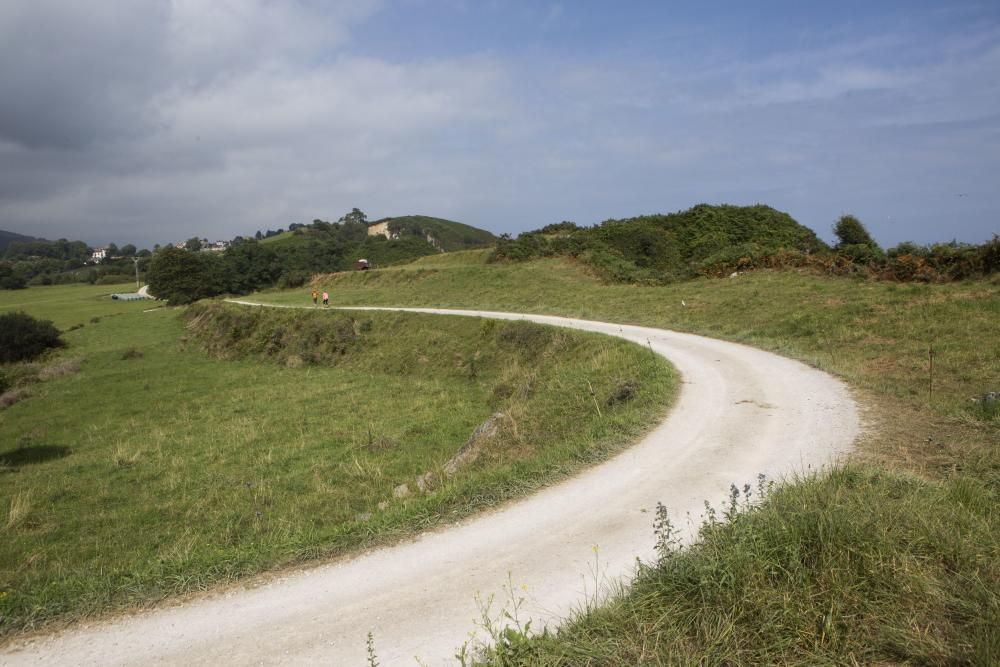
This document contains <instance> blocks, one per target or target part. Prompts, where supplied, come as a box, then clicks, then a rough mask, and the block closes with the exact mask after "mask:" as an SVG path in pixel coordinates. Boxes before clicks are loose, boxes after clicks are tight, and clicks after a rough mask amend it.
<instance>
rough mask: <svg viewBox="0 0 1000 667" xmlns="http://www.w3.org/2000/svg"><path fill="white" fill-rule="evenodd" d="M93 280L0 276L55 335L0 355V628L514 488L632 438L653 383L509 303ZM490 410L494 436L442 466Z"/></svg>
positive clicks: (309, 551) (345, 546)
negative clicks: (252, 295)
mask: <svg viewBox="0 0 1000 667" xmlns="http://www.w3.org/2000/svg"><path fill="white" fill-rule="evenodd" d="M106 289H107V288H105V290H106ZM99 294H100V290H99V289H98V288H94V287H82V286H81V287H78V286H72V287H50V288H29V289H27V290H21V291H18V292H8V293H0V311H7V310H26V311H28V312H29V313H32V314H34V315H36V316H39V317H43V318H48V319H52V320H54V321H55V323H56V324H57V325H58V326H59V327H60V328H62V329H63V330H65V333H64V338H65V339H66V341H67V343H68V346H67V347H66V348H65V349H64V350H62V351H61V352H60V353H59V354H57V355H54V356H52V357H50V358H48V359H46V360H44V361H43V362H39V363H35V364H20V365H18V366H17V367H16V368H14V367H9V368H6V369H4V370H5V371H11V375H12V377H16V378H18V382H19V383H21V384H22V386H21V387H19V389H22V390H24V391H26V396H22V397H21V400H20V401H19V402H16V403H13V404H10V405H9V406H8V407H3V408H0V637H4V636H6V637H8V638H9V637H10V636H12V635H13V634H15V633H18V632H21V631H24V630H27V629H31V628H36V627H39V626H40V625H43V624H45V623H47V622H52V621H54V620H70V619H74V618H79V617H83V616H94V615H99V614H101V613H103V612H106V611H109V610H115V609H121V608H125V607H128V606H131V605H141V604H146V603H149V602H151V601H155V600H159V599H162V598H165V597H167V596H170V595H175V594H178V593H182V592H186V591H194V590H200V589H204V588H207V587H209V586H211V585H213V584H218V583H220V582H226V581H230V580H234V579H238V578H240V577H245V576H247V575H250V574H253V573H256V572H260V571H262V570H267V569H272V568H278V567H282V566H287V565H289V564H294V563H300V562H305V561H309V560H311V559H317V558H322V557H326V556H329V555H331V554H336V553H341V552H345V551H350V550H356V549H359V548H363V547H365V546H369V545H373V544H378V543H384V542H387V541H391V540H395V539H398V538H400V537H402V536H405V535H408V534H412V533H414V532H416V531H419V530H423V529H426V528H427V527H429V526H434V525H436V524H439V523H442V522H447V521H451V520H454V519H455V518H458V517H461V516H463V515H466V514H468V513H470V512H473V511H475V510H477V509H481V508H483V507H488V506H491V505H493V504H496V503H499V502H502V501H504V500H505V499H508V498H511V497H515V496H518V495H521V494H524V493H527V492H529V491H530V490H532V489H534V488H537V487H538V486H540V485H543V484H545V483H547V482H549V481H551V480H554V479H558V478H560V477H562V476H564V475H567V474H570V473H571V472H573V471H574V470H576V469H578V468H579V467H580V466H583V465H588V464H589V463H590V462H593V461H595V460H599V459H601V458H603V457H605V456H607V455H608V454H609V453H610V452H613V451H615V450H616V449H617V448H620V447H622V446H624V445H626V444H628V443H629V442H631V441H633V440H634V439H635V438H636V437H637V436H638V435H639V434H640V433H641V432H642V431H643V430H644V429H645V428H646V427H647V426H648V425H650V424H651V423H653V422H655V421H657V420H658V419H659V418H660V417H661V416H662V413H663V410H664V405H666V404H667V403H669V400H670V396H671V393H672V388H673V377H672V374H671V372H670V369H669V367H668V366H667V365H666V364H664V363H661V362H660V361H658V360H656V359H654V358H652V357H651V355H649V354H648V352H644V351H643V350H642V349H640V348H638V347H636V346H632V345H629V344H626V343H624V342H620V341H615V340H611V339H607V338H605V337H599V336H593V335H586V334H579V333H573V332H564V331H562V330H557V329H552V328H548V327H540V326H536V325H532V324H529V323H524V322H514V323H493V322H486V321H480V320H476V319H472V318H451V317H435V316H421V315H406V314H399V313H372V314H365V315H364V316H349V315H342V314H338V313H334V312H329V311H326V312H324V311H322V310H319V309H315V310H309V311H294V312H293V311H278V310H263V309H261V310H253V309H248V308H244V307H239V306H231V305H222V304H209V305H204V306H195V307H194V308H192V309H191V310H190V311H184V310H180V309H167V308H155V307H154V306H153V305H152V304H150V303H149V302H118V301H111V300H110V299H108V298H106V297H103V298H102V297H101V296H99ZM151 307H152V308H153V309H152V310H150V309H151ZM146 311H148V312H146ZM185 312H187V317H184V313H185ZM629 380H632V381H634V382H637V383H638V386H639V391H638V393H637V394H636V396H635V398H634V399H633V400H631V401H627V402H619V403H616V404H615V405H614V406H613V407H611V408H605V409H604V410H602V413H603V414H597V413H595V410H594V405H593V397H592V395H591V393H590V391H589V385H592V386H593V387H594V391H595V392H597V393H598V395H599V396H607V395H610V394H611V393H612V392H614V391H616V389H617V388H618V387H619V384H620V383H622V382H626V381H629ZM588 383H589V385H588ZM3 404H6V401H3V400H0V405H3ZM494 413H500V414H501V415H502V416H501V417H500V418H499V419H500V422H499V423H500V424H501V426H500V433H499V435H498V436H497V438H496V439H494V440H493V441H491V442H490V443H489V444H488V445H487V446H486V447H485V448H484V449H483V451H482V453H481V454H480V456H479V458H478V459H477V460H476V461H475V462H474V463H472V464H470V465H469V466H468V467H466V468H463V469H462V470H460V471H459V473H458V474H457V475H455V476H454V477H450V478H445V477H443V476H442V475H441V474H440V470H441V467H442V465H443V464H444V463H445V462H446V461H447V460H448V459H449V458H450V457H451V456H452V455H454V454H455V452H456V451H457V450H458V448H459V447H460V446H461V445H462V444H463V442H465V440H466V439H467V438H468V436H469V435H470V434H471V433H472V431H473V430H474V429H475V428H476V426H478V425H479V424H481V423H482V422H483V421H484V420H485V419H487V418H488V417H489V416H490V415H492V414H494ZM426 472H432V473H435V475H436V480H435V481H433V482H432V483H431V486H430V490H429V491H428V492H421V491H420V490H419V487H418V485H417V483H416V480H417V478H418V477H420V476H423V475H424V473H426ZM402 484H406V485H407V486H408V489H409V491H410V493H409V495H408V496H406V497H404V498H397V497H396V495H397V494H396V493H395V489H397V487H399V486H400V485H402Z"/></svg>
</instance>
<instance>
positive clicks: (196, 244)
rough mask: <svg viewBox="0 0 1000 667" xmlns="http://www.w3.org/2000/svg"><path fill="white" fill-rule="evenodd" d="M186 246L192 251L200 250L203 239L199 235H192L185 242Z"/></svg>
mask: <svg viewBox="0 0 1000 667" xmlns="http://www.w3.org/2000/svg"><path fill="white" fill-rule="evenodd" d="M184 247H185V248H187V249H188V250H190V251H191V252H198V251H199V250H201V239H200V238H198V237H197V236H192V237H191V238H189V239H188V240H187V241H186V242H185V243H184Z"/></svg>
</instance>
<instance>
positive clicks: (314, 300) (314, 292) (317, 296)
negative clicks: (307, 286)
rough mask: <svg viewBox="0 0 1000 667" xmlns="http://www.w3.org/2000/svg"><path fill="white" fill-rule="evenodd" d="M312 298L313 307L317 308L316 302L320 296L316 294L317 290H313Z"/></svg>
mask: <svg viewBox="0 0 1000 667" xmlns="http://www.w3.org/2000/svg"><path fill="white" fill-rule="evenodd" d="M312 298H313V305H314V306H315V305H316V302H317V301H318V300H319V294H318V293H317V292H316V290H313V292H312Z"/></svg>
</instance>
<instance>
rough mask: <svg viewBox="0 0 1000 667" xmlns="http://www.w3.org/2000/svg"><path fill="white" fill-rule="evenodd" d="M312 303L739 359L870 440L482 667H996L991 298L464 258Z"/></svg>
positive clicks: (277, 296) (994, 319) (291, 298)
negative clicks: (637, 279) (509, 316)
mask: <svg viewBox="0 0 1000 667" xmlns="http://www.w3.org/2000/svg"><path fill="white" fill-rule="evenodd" d="M317 284H320V285H323V286H324V287H325V288H328V289H329V290H330V292H331V298H332V302H333V303H334V304H335V305H350V304H370V305H421V306H450V307H469V308H483V309H496V310H518V311H528V312H538V313H550V314H559V315H568V316H576V317H585V318H592V319H606V320H611V321H617V322H623V323H624V322H628V323H637V324H647V325H655V326H661V327H667V328H673V329H678V330H684V331H692V332H696V333H703V334H707V335H711V336H716V337H720V338H726V339H730V340H736V341H742V342H747V343H750V344H752V345H755V346H758V347H762V348H765V349H769V350H774V351H777V352H779V353H782V354H785V355H788V356H792V357H795V358H798V359H801V360H803V361H805V362H807V363H810V364H812V365H814V366H817V367H819V368H822V369H825V370H827V371H829V372H832V373H834V374H836V375H839V376H841V377H843V378H844V379H846V380H847V381H848V382H849V383H850V384H851V386H852V387H854V388H855V390H856V395H857V396H858V398H859V399H860V400H861V401H862V403H863V405H864V407H865V414H866V421H867V422H868V428H867V431H866V434H865V436H864V437H863V438H862V440H861V441H860V442H859V443H858V449H857V452H856V455H855V456H854V457H853V460H852V462H851V463H849V464H848V465H847V466H846V467H844V468H842V469H840V470H838V471H837V472H836V473H834V474H831V475H827V476H825V477H822V478H812V479H808V480H802V481H801V482H800V483H798V484H796V485H793V486H790V487H786V488H783V489H779V490H777V491H775V492H774V493H773V494H772V497H771V498H770V499H769V500H768V501H767V502H766V503H764V505H763V506H762V507H761V508H760V509H758V510H755V511H752V512H748V513H746V514H744V515H741V516H740V518H739V519H737V520H736V521H733V522H731V523H729V524H725V525H708V526H707V527H706V529H705V531H704V534H703V543H702V544H701V545H700V546H698V547H696V548H693V549H691V550H689V551H686V552H684V553H683V554H677V555H671V556H669V557H665V558H664V559H663V560H662V562H660V563H658V564H650V565H649V566H648V567H647V568H646V569H645V572H644V574H643V575H642V576H641V577H640V578H639V580H638V581H637V583H636V584H635V585H634V586H633V587H632V588H631V589H629V590H627V591H622V592H621V594H620V595H618V596H616V598H615V599H614V600H613V601H612V602H611V603H610V604H608V605H607V606H605V607H603V608H601V609H598V610H594V611H592V612H591V613H588V614H584V615H582V616H581V617H580V618H578V619H576V620H575V621H574V622H572V623H570V624H568V625H567V626H566V627H564V628H563V629H562V630H560V631H559V633H558V634H556V635H554V636H553V635H551V634H550V635H546V636H544V637H541V638H536V639H535V640H534V641H532V642H521V641H519V638H518V636H517V634H516V633H515V635H513V636H501V637H498V638H497V639H498V640H499V644H498V648H497V649H496V650H495V651H494V652H493V653H491V654H489V655H488V656H486V658H487V659H488V660H489V661H492V662H493V663H495V664H504V665H507V664H525V665H537V664H560V665H581V664H583V665H586V664H594V665H635V664H692V663H702V662H706V663H709V664H776V663H785V664H787V663H796V664H870V663H881V664H910V663H913V664H996V663H997V662H998V661H1000V539H998V536H1000V515H998V513H997V512H996V509H995V508H996V507H997V506H998V501H1000V445H998V443H1000V418H998V417H1000V415H998V410H997V406H996V404H995V403H994V404H992V405H991V404H988V403H983V402H979V403H976V402H973V401H972V400H971V399H972V398H974V397H978V396H981V395H982V394H984V393H986V392H989V391H996V390H1000V345H998V344H997V339H996V335H997V331H998V330H1000V282H998V281H997V280H996V279H993V280H992V281H977V282H965V283H953V284H943V285H922V284H895V283H887V282H867V281H862V280H855V279H839V278H826V277H819V276H815V275H810V274H807V273H796V272H767V271H761V272H754V273H748V274H743V275H740V276H738V277H736V278H733V279H721V280H712V279H702V280H695V281H691V282H685V283H679V284H675V285H670V286H666V287H637V286H626V285H606V284H601V283H600V282H599V281H597V280H596V279H595V278H594V277H593V276H592V275H591V274H590V273H588V271H587V270H586V269H585V268H584V267H582V266H580V265H578V264H574V263H570V262H567V261H563V260H540V261H534V262H530V263H523V264H512V265H504V264H499V265H497V264H493V265H490V264H486V263H485V254H484V253H482V252H469V253H454V254H450V255H445V256H442V257H433V258H428V259H426V260H420V261H418V262H415V263H413V264H411V265H408V266H405V267H399V268H395V269H390V270H382V271H377V272H369V273H343V274H334V275H330V276H327V277H325V278H322V279H320V280H319V281H318V282H317ZM304 297H305V294H304V293H303V292H302V291H296V292H283V293H281V292H276V293H268V294H261V295H258V298H259V299H260V300H263V301H269V302H274V303H296V302H301V301H302V300H303V299H304ZM709 500H713V501H714V500H720V499H709ZM650 540H651V541H652V540H653V534H652V526H651V531H650Z"/></svg>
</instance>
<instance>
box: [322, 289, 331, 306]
mask: <svg viewBox="0 0 1000 667" xmlns="http://www.w3.org/2000/svg"><path fill="white" fill-rule="evenodd" d="M323 305H324V306H329V305H330V295H329V294H327V293H326V292H323Z"/></svg>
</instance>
